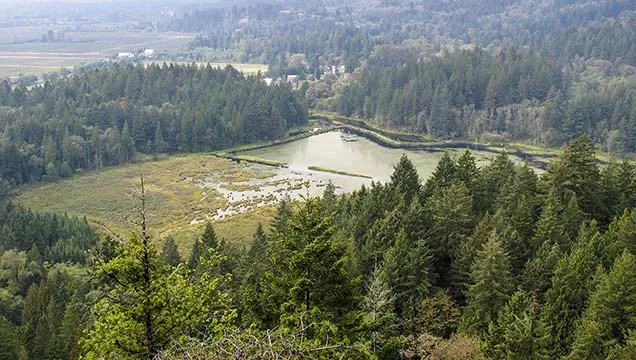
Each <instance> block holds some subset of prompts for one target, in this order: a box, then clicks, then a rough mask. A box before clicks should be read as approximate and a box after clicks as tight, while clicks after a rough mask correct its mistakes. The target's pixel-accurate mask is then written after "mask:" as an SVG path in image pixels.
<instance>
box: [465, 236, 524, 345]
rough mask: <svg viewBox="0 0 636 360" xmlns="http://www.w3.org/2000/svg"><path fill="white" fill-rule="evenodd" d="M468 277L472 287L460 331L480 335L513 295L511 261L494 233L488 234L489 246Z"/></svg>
mask: <svg viewBox="0 0 636 360" xmlns="http://www.w3.org/2000/svg"><path fill="white" fill-rule="evenodd" d="M470 277H471V281H472V285H471V286H470V287H469V288H468V306H467V307H466V309H465V311H464V315H463V318H462V325H461V328H462V329H463V331H465V332H467V333H470V334H476V335H479V334H484V333H485V332H486V331H487V330H488V326H489V324H490V323H491V322H494V321H496V319H497V314H498V313H499V310H500V309H501V308H503V306H504V305H505V304H506V302H507V301H508V298H509V297H510V292H511V291H512V284H513V283H512V274H511V272H510V261H509V259H508V254H507V253H506V251H505V250H504V248H503V245H502V244H501V241H500V240H499V239H498V238H497V234H496V232H494V231H493V232H491V234H490V237H489V239H488V242H487V243H486V244H484V247H483V249H482V250H480V251H478V252H477V257H476V259H475V262H474V264H473V266H472V268H471V273H470Z"/></svg>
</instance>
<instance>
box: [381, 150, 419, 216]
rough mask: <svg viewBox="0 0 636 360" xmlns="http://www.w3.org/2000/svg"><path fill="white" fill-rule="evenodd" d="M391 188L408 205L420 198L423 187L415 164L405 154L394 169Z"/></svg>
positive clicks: (390, 182) (390, 183) (390, 181)
mask: <svg viewBox="0 0 636 360" xmlns="http://www.w3.org/2000/svg"><path fill="white" fill-rule="evenodd" d="M389 187H391V188H392V189H394V190H395V191H396V192H397V193H398V194H399V195H400V197H401V198H402V199H404V202H405V204H406V205H409V204H410V203H411V201H412V200H413V199H414V198H417V197H418V196H419V193H420V190H421V187H422V185H421V180H420V177H419V175H418V174H417V170H415V167H414V166H413V163H412V162H411V161H410V160H409V159H408V157H407V156H406V155H404V154H403V155H402V157H401V158H400V161H398V163H397V165H395V167H394V168H393V173H392V174H391V179H390V180H389Z"/></svg>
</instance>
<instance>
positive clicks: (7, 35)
mask: <svg viewBox="0 0 636 360" xmlns="http://www.w3.org/2000/svg"><path fill="white" fill-rule="evenodd" d="M49 30H53V31H56V32H59V31H62V32H63V33H64V41H53V42H42V41H40V39H41V37H42V35H43V34H46V33H47V31H49ZM56 34H57V33H56ZM192 38H193V35H192V34H186V33H175V32H164V33H154V32H141V31H139V32H137V31H118V30H113V31H107V30H104V29H101V30H100V31H91V29H90V27H88V26H83V27H74V28H73V27H69V26H59V25H58V26H22V27H12V28H4V29H2V31H0V77H2V76H13V75H18V74H20V73H23V74H42V73H46V72H51V71H58V70H60V68H61V67H67V68H68V67H73V66H76V65H80V64H86V63H90V62H94V61H97V60H99V59H103V58H107V57H112V56H114V55H116V54H117V53H118V52H134V51H137V50H139V49H155V50H156V52H157V53H163V52H175V51H178V50H180V49H181V48H182V47H183V46H184V45H185V44H187V43H188V42H189V41H190V40H192Z"/></svg>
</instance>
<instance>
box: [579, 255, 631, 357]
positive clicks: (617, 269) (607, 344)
mask: <svg viewBox="0 0 636 360" xmlns="http://www.w3.org/2000/svg"><path fill="white" fill-rule="evenodd" d="M633 329H636V258H634V255H632V254H630V253H629V252H628V251H624V252H623V254H622V255H621V256H620V257H618V258H617V259H616V261H615V262H614V266H613V267H612V270H611V272H610V273H609V274H606V275H603V276H602V277H601V279H600V280H599V283H598V287H597V288H596V290H595V291H594V293H593V294H592V296H591V298H590V305H589V306H588V308H587V309H586V310H585V313H584V314H583V317H582V319H581V323H580V325H579V327H578V328H577V330H576V331H575V335H574V344H573V345H572V352H571V353H570V356H569V357H568V359H604V358H606V356H607V355H608V354H609V353H610V351H611V348H612V346H614V345H618V346H623V345H625V344H626V342H627V341H628V334H629V333H628V331H629V330H633Z"/></svg>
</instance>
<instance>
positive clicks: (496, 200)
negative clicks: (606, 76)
mask: <svg viewBox="0 0 636 360" xmlns="http://www.w3.org/2000/svg"><path fill="white" fill-rule="evenodd" d="M635 175H636V167H635V166H634V164H633V163H631V162H628V161H624V162H620V163H619V162H616V161H611V162H610V163H609V165H608V166H606V167H603V168H602V169H601V168H599V167H598V165H597V163H596V160H595V157H594V145H593V142H592V141H591V140H590V139H589V138H588V137H581V138H579V139H577V140H575V141H573V142H571V143H570V144H569V145H567V146H566V147H565V148H564V150H563V152H562V153H561V154H560V156H559V157H558V158H557V159H556V160H555V162H554V163H553V164H551V165H550V166H549V168H548V169H547V172H546V173H545V174H544V175H541V176H538V175H537V174H535V172H534V171H532V170H531V169H529V168H528V167H527V166H526V165H516V164H515V163H513V162H512V161H511V160H510V159H509V158H508V156H507V155H506V154H505V153H504V154H501V155H499V156H498V157H497V158H495V159H494V160H493V161H492V162H491V163H489V164H487V165H485V166H483V167H478V166H477V164H476V160H475V158H474V157H473V156H472V155H471V153H470V152H468V151H466V152H465V153H464V154H463V155H461V156H460V157H458V158H451V157H450V156H448V155H445V156H444V157H443V158H442V160H441V161H440V162H439V163H438V165H437V168H436V170H435V172H434V174H433V175H432V177H431V178H429V179H428V180H426V181H425V182H422V181H421V179H420V178H419V176H418V174H417V172H416V170H415V168H414V167H413V165H412V164H411V163H410V161H409V160H408V159H407V158H406V157H403V158H402V159H401V160H400V162H399V163H398V164H397V165H396V167H395V170H394V173H393V175H392V176H391V179H390V181H388V182H387V183H386V184H377V183H374V184H372V185H371V186H370V187H363V188H361V189H360V190H358V191H356V192H354V193H353V194H350V195H345V196H336V195H335V194H334V192H335V187H334V186H333V185H331V184H330V185H328V186H327V187H326V188H325V191H324V194H323V196H322V197H320V198H311V199H305V200H303V201H301V202H289V201H283V202H282V203H280V204H279V206H278V211H277V214H276V216H275V218H274V220H273V221H272V222H271V223H270V224H269V226H268V229H264V228H263V227H259V228H258V230H257V231H256V233H255V234H254V237H253V240H252V243H251V246H250V247H249V248H248V249H240V248H237V247H236V246H235V245H233V244H228V243H226V242H225V241H224V240H223V239H220V238H218V237H217V236H216V234H215V231H214V228H213V226H212V224H210V223H208V224H206V225H205V227H204V228H203V229H202V231H201V235H200V236H198V237H197V238H196V239H195V241H194V246H193V248H192V250H191V253H190V254H180V253H179V251H178V250H177V247H176V244H175V242H174V240H173V239H171V238H168V239H166V240H165V242H164V243H163V247H162V250H161V251H159V249H158V248H157V247H156V246H155V241H154V240H153V239H151V238H150V237H149V236H148V235H147V234H148V232H147V230H146V229H145V228H144V227H143V226H142V227H141V228H140V229H139V232H138V233H133V234H132V235H131V236H130V237H129V238H128V239H127V240H126V241H124V242H116V243H114V242H112V241H108V239H102V241H101V242H100V245H99V246H98V248H97V251H95V252H94V253H95V256H94V257H92V260H91V263H90V266H89V269H91V271H90V274H91V277H90V278H91V279H92V282H91V283H90V284H91V285H90V287H89V288H86V287H85V283H82V281H83V280H82V279H84V278H83V277H82V276H80V275H79V274H80V273H78V272H76V271H79V269H76V268H74V267H72V266H70V265H66V266H65V267H63V266H60V265H55V266H51V265H44V268H45V269H47V274H46V276H44V277H42V278H41V279H42V280H39V282H38V281H33V282H31V283H30V284H32V285H30V287H28V289H29V290H28V291H27V292H26V294H25V293H24V288H23V289H22V295H21V296H24V300H16V301H17V302H15V303H14V304H13V306H14V307H13V308H10V307H7V305H6V304H9V305H10V304H11V303H10V302H7V301H8V300H6V299H7V298H6V296H5V297H3V298H2V305H3V309H8V310H5V313H3V316H2V317H0V331H2V333H1V335H3V338H7V339H10V341H9V342H6V343H3V347H2V348H0V354H2V355H3V356H4V357H3V358H4V359H16V358H18V355H19V354H24V353H25V352H26V354H28V355H29V356H35V357H37V358H41V359H53V358H57V357H64V358H77V357H78V356H84V358H86V359H96V358H102V357H116V358H120V359H148V358H152V357H153V356H155V355H156V354H157V353H160V354H161V355H160V358H191V357H196V358H215V359H218V358H221V359H223V358H227V359H230V358H233V359H236V358H258V357H275V356H290V354H296V355H298V356H301V357H312V358H324V359H328V358H333V357H334V356H336V355H342V354H345V355H346V356H347V358H353V359H419V358H439V359H448V358H457V357H459V356H461V357H459V358H462V359H502V358H505V359H627V358H631V357H633V354H634V348H633V341H634V334H635V331H636V322H635V321H634V319H636V312H635V310H634V309H636V297H635V296H634V294H635V291H636V289H635V288H634V286H635V285H634V284H635V281H636V256H635V255H634V254H635V253H634V252H635V251H636V247H635V246H634V243H635V241H636V238H635V237H634V236H635V234H636V230H635V229H636V209H635V207H636V176H635ZM142 194H143V192H142ZM141 209H142V213H141V214H142V215H141V216H142V219H143V216H144V214H145V212H144V211H143V209H144V208H143V207H141ZM140 224H143V221H140ZM32 253H33V250H31V251H29V252H27V253H26V254H24V255H19V254H20V252H19V251H17V250H4V252H3V253H2V255H1V256H2V259H3V262H2V266H3V269H4V268H6V267H7V266H11V264H14V263H15V262H16V261H15V260H14V258H15V257H19V256H22V257H25V258H26V260H24V261H25V262H26V263H27V264H32V263H33V262H34V261H35V260H33V259H34V258H37V256H35V255H33V254H32ZM7 264H8V265H7ZM31 266H35V265H27V266H25V267H24V268H25V269H30V268H31ZM73 269H75V270H73ZM24 271H26V270H24ZM2 274H13V273H11V272H2ZM3 276H6V275H3ZM2 279H6V277H3V278H2ZM4 281H5V283H3V288H7V286H8V285H6V284H9V283H10V282H6V281H7V280H4ZM10 281H13V279H12V278H11V279H10ZM53 282H56V284H58V285H56V288H57V289H60V290H59V291H61V293H57V292H52V291H53V290H52V288H51V285H50V284H52V283H53ZM82 284H84V285H82ZM9 288H11V287H10V286H9ZM88 289H90V292H88V294H91V296H87V297H86V298H80V300H78V296H79V294H82V295H83V294H86V291H88ZM3 291H4V290H3ZM5 294H6V292H5ZM30 294H31V295H30ZM30 296H32V297H33V298H31V297H30ZM71 305H72V307H73V308H77V307H80V308H81V307H83V308H85V309H89V308H91V309H92V310H91V311H90V312H87V313H86V315H87V316H79V315H78V314H76V313H73V312H71V311H70V310H68V306H71ZM65 306H66V309H67V310H66V311H63V309H64V308H65ZM53 309H60V310H58V311H57V312H53V311H54V310H53ZM11 310H13V311H11ZM20 313H21V314H22V315H21V317H16V315H15V314H20ZM73 316H75V317H73ZM69 324H73V325H74V326H76V331H75V332H72V333H71V334H69V331H70V330H69V327H68V326H70V325H69ZM43 327H46V328H48V329H52V330H51V334H54V335H53V336H49V337H46V338H45V339H46V340H42V337H39V336H42V335H41V334H42V332H41V331H43ZM16 329H20V331H16ZM80 329H81V330H80ZM5 334H15V335H11V336H7V337H4V336H5ZM39 334H40V335H39ZM36 339H37V341H36ZM78 339H79V340H78Z"/></svg>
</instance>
